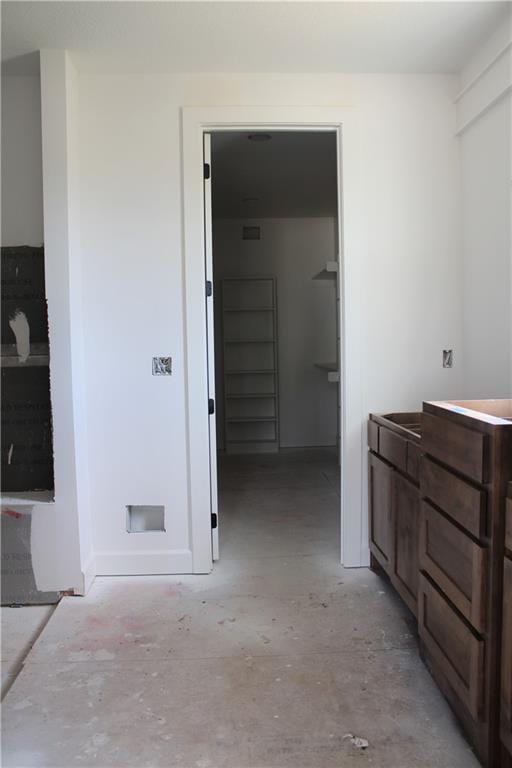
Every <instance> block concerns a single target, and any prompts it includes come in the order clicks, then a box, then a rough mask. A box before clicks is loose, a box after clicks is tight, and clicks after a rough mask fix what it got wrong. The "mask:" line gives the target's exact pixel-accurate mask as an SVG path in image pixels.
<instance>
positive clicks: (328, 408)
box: [213, 155, 337, 448]
mask: <svg viewBox="0 0 512 768" xmlns="http://www.w3.org/2000/svg"><path fill="white" fill-rule="evenodd" d="M213 159H215V155H214V157H213ZM247 221H250V224H251V225H252V226H255V227H258V228H259V231H260V239H259V240H244V238H243V229H244V224H246V220H244V219H214V226H213V253H214V269H215V278H216V291H215V295H216V297H217V300H216V304H215V312H216V327H217V328H220V327H221V326H222V315H221V313H222V301H221V290H220V287H221V285H222V280H223V279H224V278H226V277H235V276H241V277H243V276H245V277H257V276H262V277H265V276H267V275H270V274H275V277H276V285H277V327H278V338H279V345H278V371H279V395H280V397H279V427H280V428H279V442H280V446H281V447H283V448H293V447H300V446H329V445H331V446H334V445H336V437H337V420H336V414H337V397H336V391H337V390H336V384H331V383H330V382H328V380H327V374H326V373H325V372H324V371H322V370H320V369H319V368H318V367H316V366H315V363H317V362H319V361H327V360H336V310H337V307H336V294H335V290H334V284H333V285H331V284H330V283H329V284H327V283H326V282H324V281H318V280H313V278H314V276H315V275H316V274H317V273H318V272H320V271H321V270H322V269H323V268H324V267H325V264H326V262H327V261H335V260H336V258H337V251H336V229H337V224H336V220H335V219H333V218H332V217H320V218H290V219H251V220H247ZM217 340H218V341H219V343H218V344H217V346H216V355H217V364H216V374H217V377H216V379H217V381H216V392H217V402H218V403H219V404H220V403H221V401H222V395H223V390H224V386H223V376H222V374H223V364H222V356H221V348H220V347H221V342H222V336H221V335H220V334H218V335H217ZM217 425H218V427H219V431H218V441H219V446H220V447H221V448H222V447H223V438H224V435H223V430H222V412H220V414H219V419H218V421H217Z"/></svg>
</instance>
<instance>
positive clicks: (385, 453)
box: [379, 427, 407, 472]
mask: <svg viewBox="0 0 512 768" xmlns="http://www.w3.org/2000/svg"><path fill="white" fill-rule="evenodd" d="M379 453H380V455H381V456H382V457H383V458H384V459H386V460H387V461H389V463H390V464H393V465H394V466H395V467H398V469H401V470H402V471H403V472H406V471H407V440H406V439H405V438H403V437H400V435H397V434H396V433H395V432H392V431H391V430H390V429H386V428H385V427H381V428H380V430H379Z"/></svg>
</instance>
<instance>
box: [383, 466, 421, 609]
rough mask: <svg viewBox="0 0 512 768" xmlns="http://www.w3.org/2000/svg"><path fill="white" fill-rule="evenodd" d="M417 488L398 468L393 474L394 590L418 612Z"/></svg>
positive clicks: (418, 500) (392, 574)
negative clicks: (399, 472) (398, 471)
mask: <svg viewBox="0 0 512 768" xmlns="http://www.w3.org/2000/svg"><path fill="white" fill-rule="evenodd" d="M419 511H420V498H419V489H418V488H417V487H416V486H415V485H413V483H411V482H409V480H406V479H405V478H404V477H402V475H399V474H398V473H397V472H395V473H394V474H393V535H394V546H393V568H392V571H391V574H390V575H391V581H392V583H393V586H394V587H395V589H396V591H397V592H398V593H399V595H400V596H401V598H402V599H403V600H404V602H405V603H406V604H407V606H408V607H409V609H410V610H411V611H412V612H413V613H414V615H415V616H416V615H417V612H418V571H419V565H418V534H419Z"/></svg>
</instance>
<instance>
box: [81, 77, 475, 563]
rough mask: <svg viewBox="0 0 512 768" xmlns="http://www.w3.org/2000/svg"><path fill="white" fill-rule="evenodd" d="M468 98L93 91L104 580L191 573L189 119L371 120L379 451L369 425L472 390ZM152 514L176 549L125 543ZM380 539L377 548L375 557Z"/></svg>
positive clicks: (95, 381) (92, 228) (85, 84)
mask: <svg viewBox="0 0 512 768" xmlns="http://www.w3.org/2000/svg"><path fill="white" fill-rule="evenodd" d="M456 85H457V84H456V82H455V80H454V78H452V77H445V76H425V77H417V76H352V77H345V76H330V75H329V76H327V75H326V76H256V75H246V76H236V75H232V76H229V75H219V76H200V75H194V76H166V75H159V76H151V75H140V76H139V75H101V76H100V75H94V74H90V75H85V74H84V75H81V76H80V120H79V123H80V130H81V138H80V148H81V158H80V160H81V211H80V214H81V249H82V268H83V311H84V326H85V329H86V339H85V371H86V377H87V410H88V432H89V463H90V477H91V509H92V514H93V520H94V546H95V550H96V552H97V554H98V562H99V563H100V572H101V571H102V570H103V572H105V571H108V569H109V568H113V567H115V563H117V564H118V565H117V567H119V568H123V567H126V562H127V559H126V557H123V555H126V556H127V555H130V554H131V555H132V558H131V560H130V562H131V563H133V562H140V563H144V566H145V567H150V566H149V563H150V562H152V563H153V567H154V568H155V569H162V568H164V569H165V568H167V570H179V569H180V568H181V569H186V568H187V567H189V565H187V563H188V562H189V561H188V560H187V557H181V556H180V553H187V551H188V548H189V546H190V544H189V520H188V518H187V510H188V499H189V493H190V489H189V487H188V482H187V477H188V468H187V462H186V434H185V409H186V399H185V365H186V358H185V354H186V351H185V349H184V320H183V313H184V306H183V290H184V288H183V263H182V258H183V256H182V254H183V250H182V208H181V206H182V201H181V178H180V173H181V154H180V146H181V145H180V106H181V105H202V106H205V105H206V106H207V105H215V104H220V105H223V104H230V105H236V104H249V105H251V104H261V103H264V104H268V105H272V104H275V105H280V104H290V105H293V104H295V105H307V104H316V105H322V104H324V105H340V106H343V105H346V106H350V105H354V106H355V107H356V108H357V111H358V113H359V119H360V126H361V137H360V140H361V145H362V153H363V158H364V173H363V178H362V180H361V181H362V184H363V186H364V199H365V210H364V211H362V212H361V215H362V216H363V217H364V220H365V221H366V222H367V232H366V239H367V242H366V245H365V247H364V248H363V252H364V253H365V257H364V259H363V261H362V263H361V264H359V265H357V268H358V269H360V270H361V271H362V276H363V280H364V284H365V286H366V294H365V296H364V299H363V302H362V306H361V309H360V323H359V325H360V329H361V331H360V337H359V338H357V339H351V340H350V343H351V344H353V345H357V347H358V349H359V351H360V358H361V361H362V363H361V382H362V393H361V397H362V402H363V410H362V413H361V433H362V434H363V433H364V430H365V414H366V413H367V412H368V411H370V410H375V411H380V410H386V409H394V410H399V409H408V408H419V407H420V406H421V401H422V400H423V399H429V398H450V397H458V396H460V394H461V391H462V369H461V362H462V359H461V358H462V355H461V354H460V353H459V350H461V347H462V327H461V283H460V275H461V242H460V186H459V158H458V152H457V142H456V140H455V139H454V137H453V125H454V105H453V97H454V94H455V90H456ZM446 347H451V348H454V349H455V352H456V366H455V368H454V369H452V370H444V369H443V368H442V367H441V352H442V349H444V348H446ZM458 353H459V354H458ZM152 355H172V357H173V371H174V372H173V376H172V377H171V378H168V379H167V378H154V377H152V376H151V356H152ZM196 407H198V408H201V407H203V405H202V404H201V403H197V404H196ZM361 460H362V461H363V462H364V460H365V457H364V455H363V456H362V457H361ZM364 489H365V482H363V488H362V493H363V494H364V493H365V490H364ZM137 503H140V504H152V503H154V504H165V506H166V508H167V510H168V530H167V533H166V534H148V535H146V534H142V535H134V534H126V533H125V532H124V528H125V505H126V504H137ZM363 522H365V521H363ZM164 536H165V539H163V538H162V537H164ZM366 540H367V537H366V532H365V531H363V536H362V541H361V546H362V551H363V552H364V550H365V547H366V546H367V544H366ZM101 563H102V564H103V565H101Z"/></svg>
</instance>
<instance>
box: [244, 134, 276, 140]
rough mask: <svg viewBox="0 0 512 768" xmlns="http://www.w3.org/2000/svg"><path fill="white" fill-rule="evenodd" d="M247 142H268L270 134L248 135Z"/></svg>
mask: <svg viewBox="0 0 512 768" xmlns="http://www.w3.org/2000/svg"><path fill="white" fill-rule="evenodd" d="M247 138H248V139H249V141H270V139H271V138H272V136H271V135H270V133H250V134H249V135H248V137H247Z"/></svg>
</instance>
